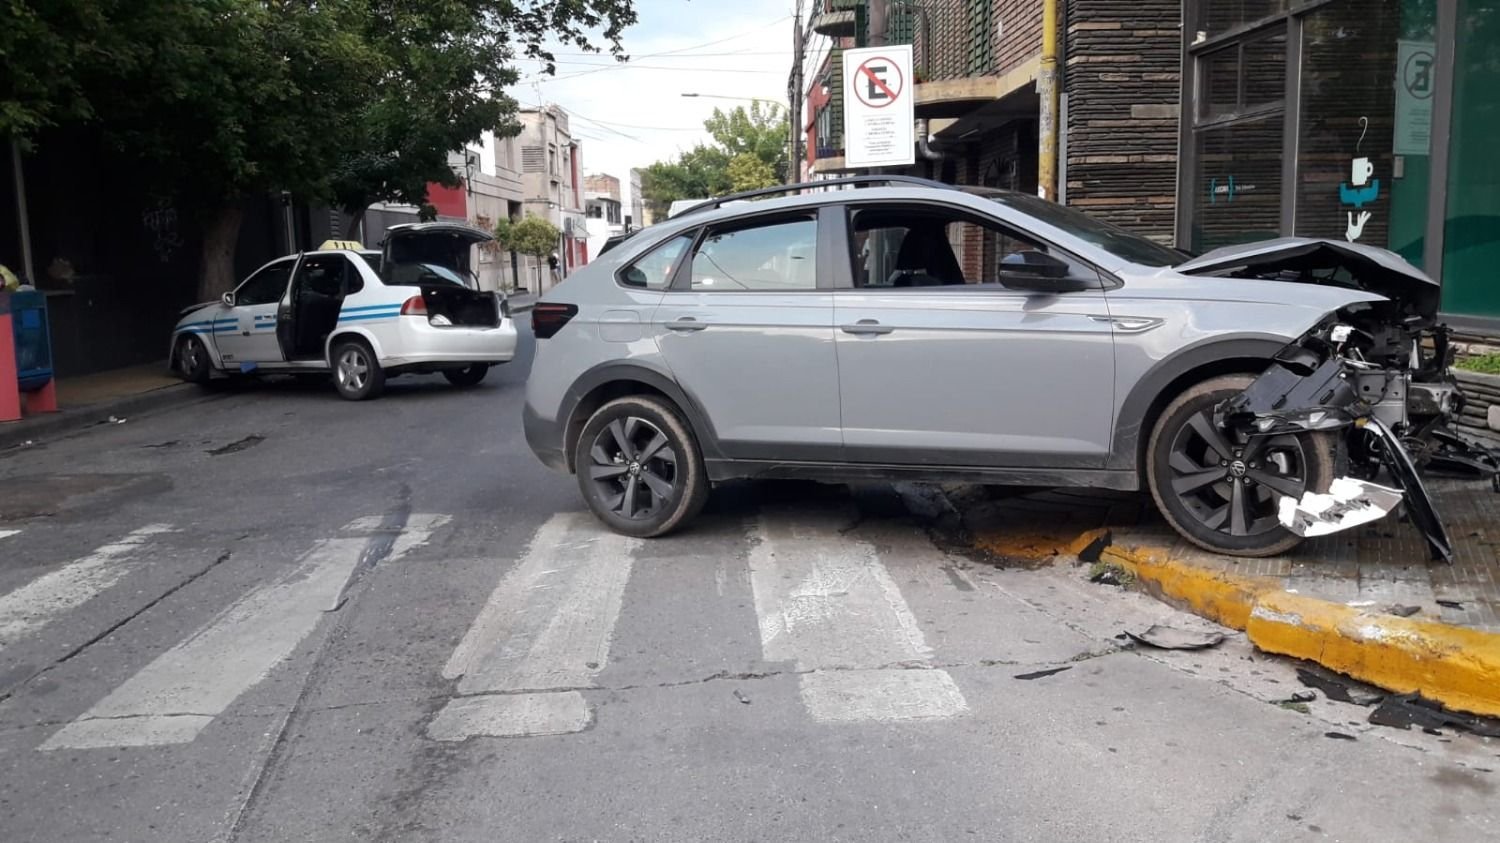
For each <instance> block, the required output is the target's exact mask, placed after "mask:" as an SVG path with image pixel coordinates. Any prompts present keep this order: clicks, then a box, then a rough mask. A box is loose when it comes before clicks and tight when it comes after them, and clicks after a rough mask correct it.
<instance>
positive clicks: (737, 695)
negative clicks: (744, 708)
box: [734, 688, 750, 705]
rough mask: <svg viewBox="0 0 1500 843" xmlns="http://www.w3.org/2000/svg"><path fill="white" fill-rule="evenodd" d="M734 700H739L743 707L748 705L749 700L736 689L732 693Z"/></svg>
mask: <svg viewBox="0 0 1500 843" xmlns="http://www.w3.org/2000/svg"><path fill="white" fill-rule="evenodd" d="M734 698H735V699H737V700H739V701H740V703H741V704H743V705H749V704H750V698H749V697H747V696H745V694H744V692H742V691H740V690H739V689H738V688H736V689H735V691H734Z"/></svg>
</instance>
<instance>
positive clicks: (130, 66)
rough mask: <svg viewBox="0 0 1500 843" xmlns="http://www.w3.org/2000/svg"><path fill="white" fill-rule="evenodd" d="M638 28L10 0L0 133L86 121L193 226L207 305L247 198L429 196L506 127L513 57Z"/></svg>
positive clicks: (456, 8)
mask: <svg viewBox="0 0 1500 843" xmlns="http://www.w3.org/2000/svg"><path fill="white" fill-rule="evenodd" d="M634 21H635V13H634V11H633V9H632V4H631V0H422V2H414V0H319V2H307V0H93V1H92V2H90V0H6V2H4V3H0V134H9V135H12V136H13V137H18V138H19V139H20V140H22V141H23V142H26V141H27V140H28V139H29V138H30V137H31V136H32V135H34V133H35V132H36V130H37V129H38V128H41V127H45V126H48V125H54V124H59V125H60V124H63V123H67V122H81V121H89V122H92V123H94V124H96V125H97V127H98V128H99V129H100V130H101V131H102V133H103V135H104V137H105V138H106V139H108V140H109V141H110V142H112V143H113V144H114V145H115V146H117V147H118V148H119V149H121V150H122V151H123V152H124V153H126V154H127V155H128V156H130V157H132V158H134V159H136V160H138V161H139V162H140V166H141V167H142V169H143V171H144V172H145V173H146V175H147V176H148V178H150V179H151V180H152V181H154V182H155V183H156V184H157V185H159V186H160V188H161V189H162V190H163V192H169V193H172V194H174V195H175V196H176V197H177V200H178V202H179V204H180V205H182V206H183V207H184V209H185V210H188V211H190V212H192V213H194V214H195V216H197V217H198V218H199V219H201V220H202V221H203V224H204V239H203V272H202V275H201V278H202V281H201V283H200V288H199V291H200V294H201V295H202V296H203V297H204V298H212V297H213V296H216V295H217V294H218V293H219V292H222V291H223V290H227V289H228V288H229V287H230V286H231V285H232V284H233V281H234V278H233V275H232V273H233V256H234V246H235V242H236V240H237V239H238V234H239V228H240V222H241V219H242V216H243V206H244V203H245V200H246V199H247V198H249V197H251V196H256V195H265V194H267V193H271V194H278V193H284V194H288V195H290V196H291V197H292V198H294V199H297V200H301V201H307V202H324V201H327V202H334V203H337V204H339V205H341V206H343V207H345V208H347V209H357V211H359V212H362V211H363V208H364V207H365V206H367V205H368V204H370V203H371V202H374V201H379V200H393V201H414V200H418V199H425V186H426V183H427V182H428V181H437V182H441V183H446V184H450V185H452V184H455V183H456V181H457V179H456V176H455V175H454V174H453V173H452V172H451V171H450V170H449V169H448V166H447V155H448V152H449V151H451V150H456V149H458V148H460V147H461V146H462V145H463V143H464V142H465V141H469V140H474V139H477V138H478V137H479V134H480V132H481V131H483V130H485V129H498V130H499V131H500V132H501V133H502V134H503V133H504V132H506V131H507V130H513V128H514V120H513V115H514V112H515V102H514V101H513V100H511V99H510V98H508V97H506V96H505V95H504V93H503V89H504V87H505V86H507V85H511V84H514V82H515V79H516V75H515V72H514V70H513V69H512V65H513V63H514V61H515V59H516V58H518V57H520V56H526V57H531V58H539V59H541V60H542V61H543V62H544V63H545V65H546V67H547V68H548V70H550V69H551V67H552V61H553V59H552V56H551V54H550V53H549V52H548V51H547V50H546V48H545V46H544V41H546V39H548V38H549V37H552V38H556V39H557V40H558V41H560V42H562V43H564V44H568V45H573V46H577V47H580V48H584V49H594V48H593V47H592V45H591V41H590V39H591V38H592V37H601V38H602V39H603V40H604V41H607V42H608V43H609V44H610V45H611V51H612V52H614V53H616V54H618V53H619V50H620V47H619V39H620V36H621V33H622V32H623V30H624V27H626V26H628V25H629V24H631V23H633V22H634ZM417 204H421V203H420V202H418V203H417Z"/></svg>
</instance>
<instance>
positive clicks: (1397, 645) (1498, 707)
mask: <svg viewBox="0 0 1500 843" xmlns="http://www.w3.org/2000/svg"><path fill="white" fill-rule="evenodd" d="M1101 558H1102V559H1104V560H1105V561H1108V562H1113V563H1115V564H1117V565H1120V566H1121V567H1123V568H1125V569H1126V570H1128V571H1130V572H1131V573H1133V574H1135V576H1136V579H1137V581H1139V582H1140V583H1141V584H1142V586H1143V587H1145V588H1146V590H1147V591H1149V592H1152V593H1153V594H1155V595H1156V596H1158V597H1162V598H1165V599H1166V600H1167V601H1168V602H1171V603H1174V604H1177V605H1180V606H1182V607H1183V608H1186V609H1188V610H1190V611H1192V612H1193V613H1195V614H1198V615H1202V616H1203V617H1206V618H1209V619H1211V620H1214V621H1217V622H1219V623H1221V624H1223V625H1225V626H1228V627H1232V628H1234V629H1242V630H1244V631H1245V634H1246V636H1248V637H1249V639H1250V643H1252V644H1254V645H1255V646H1256V647H1258V648H1259V649H1261V650H1264V651H1266V652H1268V653H1276V654H1278V655H1284V656H1293V657H1295V658H1299V659H1306V660H1308V661H1313V662H1317V663H1318V664H1321V665H1323V666H1324V667H1327V668H1330V669H1332V670H1336V671H1338V672H1339V673H1342V674H1345V675H1347V676H1352V677H1354V678H1355V679H1360V680H1363V681H1365V682H1369V683H1370V684H1372V685H1377V686H1379V687H1381V688H1385V689H1386V690H1389V691H1396V692H1398V693H1403V694H1404V693H1412V692H1414V691H1415V692H1421V694H1422V696H1424V697H1427V698H1428V699H1432V700H1437V701H1438V702H1440V703H1442V704H1443V705H1445V706H1448V707H1449V708H1452V709H1455V710H1459V711H1468V712H1472V713H1474V714H1484V715H1488V716H1491V717H1500V635H1496V634H1494V633H1490V632H1481V631H1479V630H1475V629H1468V628H1466V627H1461V626H1452V625H1449V624H1445V623H1436V622H1433V621H1423V620H1413V619H1411V618H1401V617H1396V616H1395V615H1386V614H1380V613H1374V612H1366V611H1363V610H1360V609H1356V608H1354V607H1351V606H1345V605H1344V604H1342V603H1334V602H1331V601H1328V600H1319V599H1317V598H1314V597H1306V596H1303V595H1300V594H1293V593H1291V592H1289V591H1286V590H1285V589H1283V588H1282V587H1281V584H1280V583H1279V582H1277V581H1276V580H1270V579H1264V578H1259V577H1241V576H1236V575H1234V574H1228V573H1224V572H1221V571H1212V570H1208V569H1205V568H1199V567H1197V566H1195V565H1192V564H1189V563H1186V562H1183V561H1181V560H1178V559H1174V558H1173V557H1172V555H1171V554H1170V553H1169V552H1167V551H1166V550H1164V549H1160V548H1142V547H1135V548H1131V547H1119V546H1111V547H1109V548H1106V549H1105V550H1104V553H1103V555H1102V556H1101Z"/></svg>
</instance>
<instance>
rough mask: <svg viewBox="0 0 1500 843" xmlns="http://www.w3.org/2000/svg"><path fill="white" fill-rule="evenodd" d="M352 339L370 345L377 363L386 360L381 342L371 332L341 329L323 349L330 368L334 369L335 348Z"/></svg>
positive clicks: (329, 337)
mask: <svg viewBox="0 0 1500 843" xmlns="http://www.w3.org/2000/svg"><path fill="white" fill-rule="evenodd" d="M351 339H358V340H362V341H364V343H365V345H368V346H369V347H370V351H371V352H372V353H374V355H375V360H376V362H377V363H378V362H379V361H380V360H382V359H384V357H385V353H384V351H383V350H382V349H381V347H380V340H377V339H375V335H374V334H373V333H371V332H370V331H369V330H367V329H365V328H355V327H351V328H339V329H337V330H335V331H334V332H333V333H332V334H329V335H328V343H327V344H326V345H325V346H324V347H323V360H324V361H325V362H326V363H327V364H328V368H330V369H332V368H333V350H334V348H336V347H337V346H338V344H339V343H341V342H343V341H345V340H351Z"/></svg>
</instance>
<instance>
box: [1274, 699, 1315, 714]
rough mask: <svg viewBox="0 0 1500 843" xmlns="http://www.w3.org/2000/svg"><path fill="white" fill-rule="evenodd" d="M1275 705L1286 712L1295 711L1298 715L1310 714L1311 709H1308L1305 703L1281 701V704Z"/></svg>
mask: <svg viewBox="0 0 1500 843" xmlns="http://www.w3.org/2000/svg"><path fill="white" fill-rule="evenodd" d="M1277 705H1279V706H1281V707H1282V708H1284V709H1286V710H1287V711H1295V712H1297V713H1298V714H1312V709H1310V708H1308V707H1307V703H1305V702H1293V701H1291V700H1282V701H1281V702H1279V703H1277Z"/></svg>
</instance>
